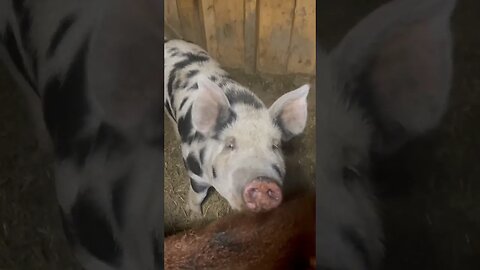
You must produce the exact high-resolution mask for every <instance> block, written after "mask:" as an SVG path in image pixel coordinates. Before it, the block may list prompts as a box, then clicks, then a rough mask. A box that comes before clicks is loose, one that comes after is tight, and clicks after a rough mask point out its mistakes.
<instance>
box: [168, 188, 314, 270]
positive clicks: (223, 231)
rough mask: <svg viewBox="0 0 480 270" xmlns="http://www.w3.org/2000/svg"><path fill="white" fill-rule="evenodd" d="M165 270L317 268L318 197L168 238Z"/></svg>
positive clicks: (229, 219) (294, 201)
mask: <svg viewBox="0 0 480 270" xmlns="http://www.w3.org/2000/svg"><path fill="white" fill-rule="evenodd" d="M164 252H165V253H164V255H165V257H164V259H165V261H164V266H165V269H167V270H168V269H299V270H302V269H315V265H316V261H315V195H314V194H307V195H303V196H302V197H300V198H296V199H293V200H291V201H288V202H285V203H284V204H282V205H281V206H280V207H279V208H277V209H274V210H271V211H269V212H262V213H236V214H233V215H231V216H227V217H225V218H222V219H220V220H218V221H215V222H213V223H211V224H209V225H207V226H206V227H203V228H199V229H192V230H189V231H186V232H182V233H179V234H175V235H172V236H170V237H167V238H166V239H165V244H164Z"/></svg>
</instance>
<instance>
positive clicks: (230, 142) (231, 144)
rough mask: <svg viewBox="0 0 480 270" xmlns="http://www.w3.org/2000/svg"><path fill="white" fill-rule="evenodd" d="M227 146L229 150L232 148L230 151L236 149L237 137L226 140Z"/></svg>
mask: <svg viewBox="0 0 480 270" xmlns="http://www.w3.org/2000/svg"><path fill="white" fill-rule="evenodd" d="M225 148H226V149H227V150H230V151H233V150H235V148H236V145H235V139H234V138H229V139H227V142H226V144H225Z"/></svg>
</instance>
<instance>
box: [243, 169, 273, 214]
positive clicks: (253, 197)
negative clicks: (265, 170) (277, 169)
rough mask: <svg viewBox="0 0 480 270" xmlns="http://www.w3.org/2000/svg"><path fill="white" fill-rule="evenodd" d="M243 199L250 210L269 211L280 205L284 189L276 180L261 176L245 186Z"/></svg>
mask: <svg viewBox="0 0 480 270" xmlns="http://www.w3.org/2000/svg"><path fill="white" fill-rule="evenodd" d="M243 200H244V201H245V205H246V206H247V209H248V210H251V211H254V212H260V211H267V210H270V209H273V208H276V207H277V206H279V205H280V203H281V202H282V190H281V188H280V186H279V185H278V184H277V183H276V182H275V180H273V179H270V178H265V177H259V178H256V179H254V180H252V181H251V182H250V183H248V184H247V185H246V186H245V189H244V191H243Z"/></svg>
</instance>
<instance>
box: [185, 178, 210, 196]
mask: <svg viewBox="0 0 480 270" xmlns="http://www.w3.org/2000/svg"><path fill="white" fill-rule="evenodd" d="M190 185H192V189H193V191H195V192H196V193H202V192H205V191H206V190H207V189H208V188H209V187H210V186H209V185H206V184H203V183H199V182H197V181H195V180H193V179H192V178H190Z"/></svg>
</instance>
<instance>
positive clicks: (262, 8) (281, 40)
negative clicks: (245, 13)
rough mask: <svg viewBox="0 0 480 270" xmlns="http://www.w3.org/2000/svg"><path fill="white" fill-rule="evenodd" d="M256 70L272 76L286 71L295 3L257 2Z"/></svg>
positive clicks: (283, 1)
mask: <svg viewBox="0 0 480 270" xmlns="http://www.w3.org/2000/svg"><path fill="white" fill-rule="evenodd" d="M257 1H259V4H258V8H259V10H257V12H258V20H259V23H258V31H259V32H258V44H257V70H258V71H260V72H265V73H272V74H285V73H286V71H287V63H288V52H289V45H290V35H291V31H292V26H293V13H294V9H295V1H285V0H257Z"/></svg>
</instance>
